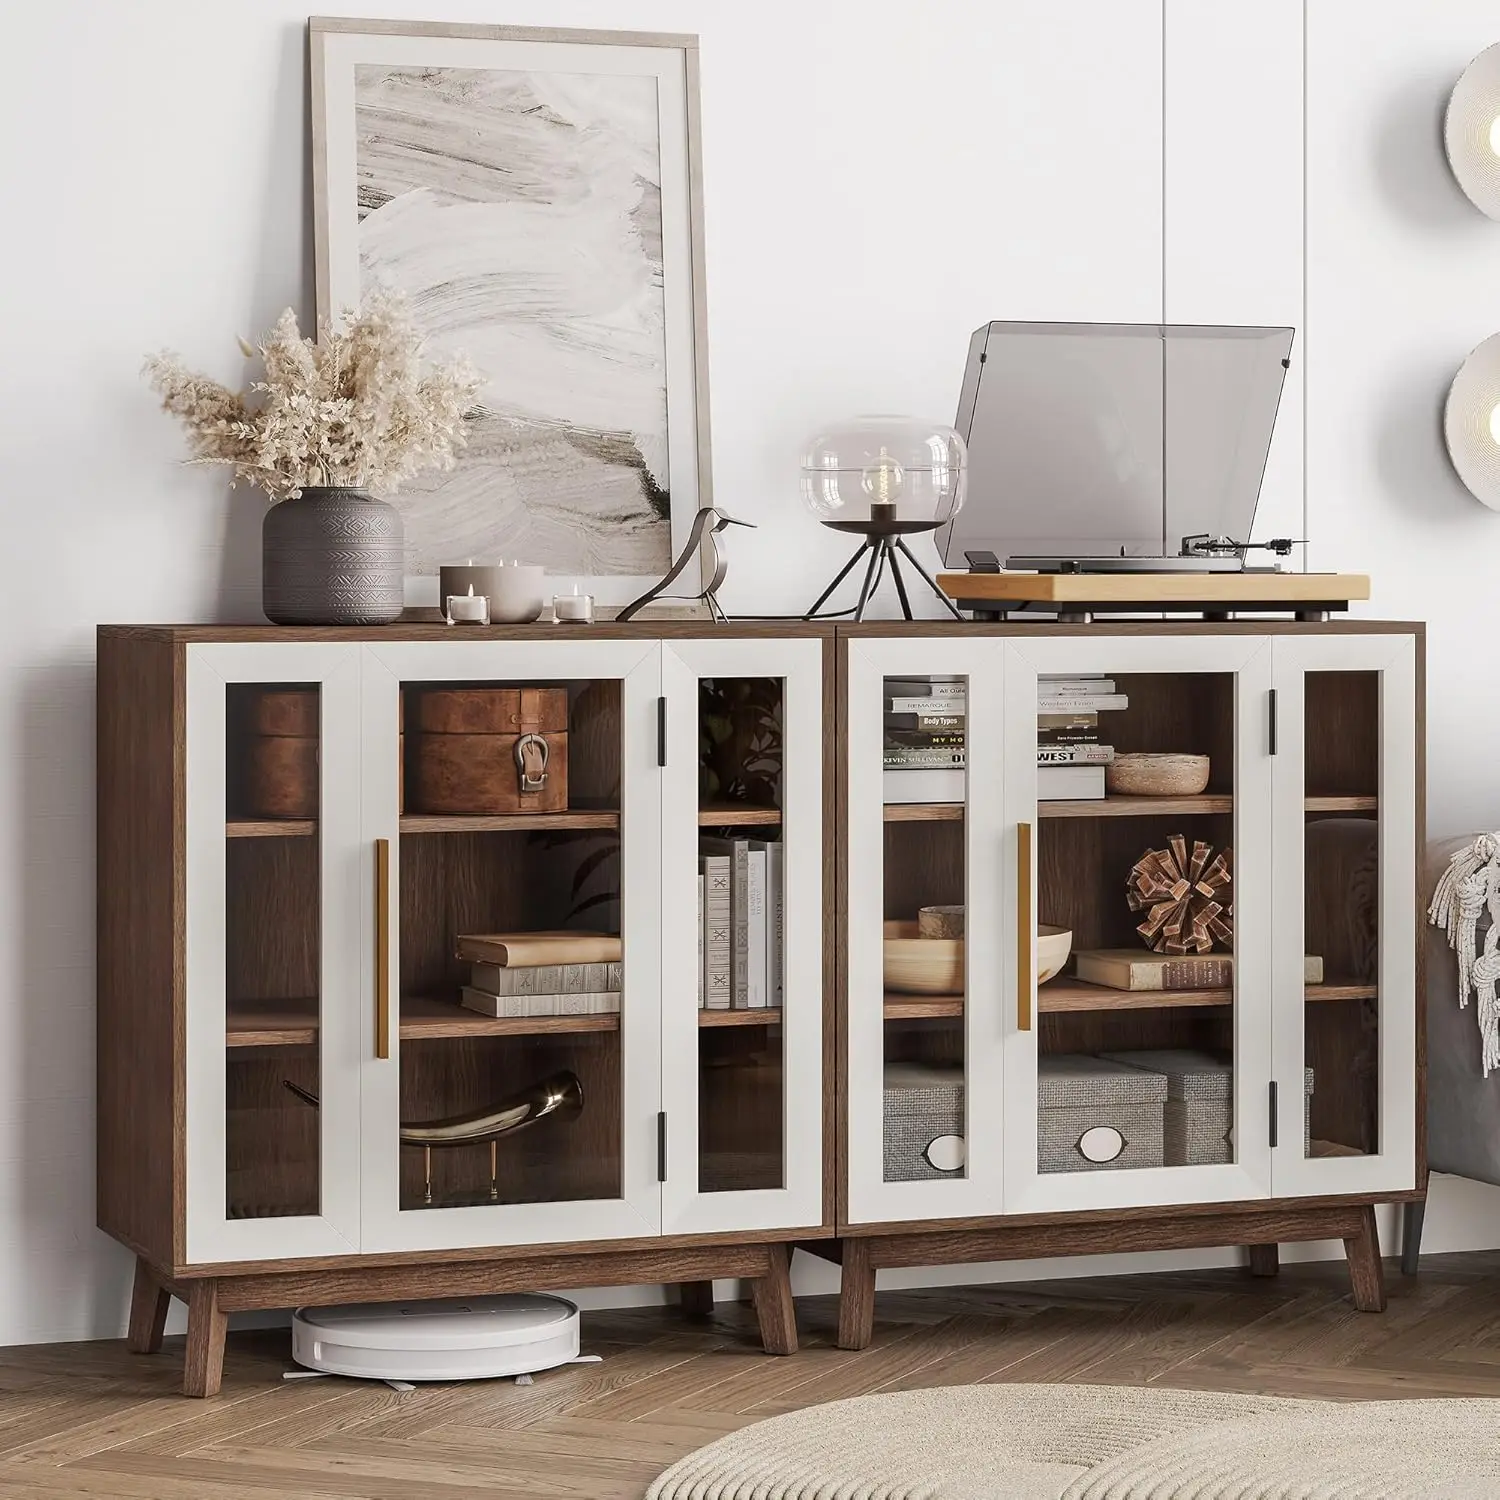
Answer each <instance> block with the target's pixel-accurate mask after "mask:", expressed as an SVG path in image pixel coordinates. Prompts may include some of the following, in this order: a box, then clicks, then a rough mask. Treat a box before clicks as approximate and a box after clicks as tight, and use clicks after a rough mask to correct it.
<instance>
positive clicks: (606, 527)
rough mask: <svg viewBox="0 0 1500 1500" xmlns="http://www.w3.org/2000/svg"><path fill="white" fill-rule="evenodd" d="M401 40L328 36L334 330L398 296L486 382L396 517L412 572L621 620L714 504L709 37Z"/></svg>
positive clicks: (330, 32)
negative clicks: (505, 589)
mask: <svg viewBox="0 0 1500 1500" xmlns="http://www.w3.org/2000/svg"><path fill="white" fill-rule="evenodd" d="M383 25H384V23H378V22H353V21H339V22H330V21H315V22H314V23H313V28H314V30H313V37H314V49H313V50H314V79H315V88H314V116H315V122H316V121H317V120H318V116H319V111H320V109H321V130H318V129H317V128H315V143H316V149H315V158H319V157H320V158H321V162H322V166H321V170H320V171H318V172H317V174H316V175H317V176H318V177H319V186H320V192H319V195H318V196H319V199H320V203H319V215H318V218H319V250H320V254H319V313H320V316H334V317H336V316H338V315H339V313H340V312H342V311H343V310H344V309H345V308H347V307H350V306H353V305H355V303H356V302H357V300H358V298H359V297H360V296H362V295H363V294H364V293H365V292H367V291H368V290H369V289H370V288H372V287H375V286H386V287H395V288H397V289H399V290H401V291H402V292H404V293H405V294H406V296H407V297H408V298H409V300H410V302H411V305H412V308H413V311H414V313H415V315H416V318H417V321H418V323H419V325H420V326H421V327H422V328H423V330H424V332H425V333H426V334H427V336H428V339H429V343H430V345H431V347H432V348H433V349H434V350H435V351H441V352H450V351H461V352H463V353H464V354H466V355H468V357H469V358H470V359H471V360H472V361H473V362H474V363H475V365H477V366H478V368H479V370H480V372H481V373H482V375H483V376H484V379H485V385H484V389H483V391H482V393H481V396H480V398H479V402H478V405H477V407H476V409H475V411H474V412H473V414H472V415H471V417H470V420H469V421H468V423H467V424H466V426H467V435H468V443H467V446H466V447H465V449H464V450H463V452H462V453H461V454H460V456H459V461H458V464H457V467H456V468H455V469H453V470H452V471H451V472H448V473H436V474H433V475H430V476H428V477H426V478H424V479H423V480H420V481H418V482H416V483H414V484H413V485H412V486H410V487H409V488H408V489H406V490H404V491H403V492H402V494H401V495H399V496H397V497H396V503H397V504H398V505H399V506H400V508H401V511H402V515H403V520H404V522H405V526H406V537H407V572H408V574H409V575H414V576H415V577H416V578H422V577H426V576H429V575H432V574H435V573H436V572H437V570H438V568H439V566H440V565H442V564H443V563H452V562H455V561H458V562H461V561H464V560H466V559H468V558H473V559H475V560H476V561H487V562H495V561H501V560H505V561H509V560H512V559H515V560H520V561H525V562H532V563H541V564H542V565H543V566H544V567H546V568H547V570H548V572H549V573H552V574H556V575H559V577H560V578H562V579H567V580H576V581H581V582H585V583H586V584H587V586H588V587H589V588H590V589H592V590H593V591H594V592H596V593H597V594H599V596H600V597H601V599H603V600H605V601H606V602H608V601H610V600H611V599H613V601H614V602H620V601H622V600H623V599H625V598H628V597H630V595H631V594H632V592H634V591H635V590H636V589H637V587H638V585H639V584H640V583H641V581H642V580H646V579H650V578H652V577H656V576H660V574H661V573H663V572H664V571H665V570H666V568H667V567H668V566H669V564H670V562H671V559H672V556H673V554H674V551H675V550H676V549H675V548H674V545H673V542H674V534H675V535H676V536H677V537H678V538H680V537H681V536H683V535H685V533H686V528H687V526H688V525H689V524H690V523H691V520H692V517H693V515H694V513H695V512H696V510H697V509H698V507H699V505H701V504H707V503H709V496H708V486H707V483H706V458H707V428H706V424H707V411H706V393H705V390H704V386H705V381H704V378H703V367H704V350H703V348H702V338H701V328H702V288H701V279H702V273H701V233H700V228H699V224H698V216H697V214H696V211H695V208H696V204H695V201H694V197H695V195H694V192H693V188H694V171H693V160H692V158H693V156H694V152H695V144H694V139H693V137H694V131H693V128H692V127H693V125H694V123H695V121H696V110H695V107H690V103H689V98H688V92H689V89H690V88H691V87H693V86H694V84H695V81H696V79H695V70H694V68H693V66H692V63H693V61H694V58H690V57H689V56H687V54H688V53H690V52H691V51H692V48H691V46H690V45H689V44H690V43H691V39H690V38H654V37H650V38H641V39H629V38H626V39H619V38H616V37H614V35H613V34H604V35H605V36H606V37H608V38H609V39H608V40H603V41H601V40H599V37H600V34H598V33H571V34H570V33H555V32H553V33H530V32H518V31H515V30H511V29H505V28H493V29H492V28H450V27H430V28H426V27H420V28H419V27H412V28H410V29H408V30H407V31H406V32H405V33H404V34H402V33H396V32H394V31H392V30H389V29H381V28H382V26H383ZM431 33H437V34H436V35H433V34H431ZM571 36H577V37H578V40H576V41H574V40H562V41H560V40H558V38H559V37H571ZM663 43H665V44H666V45H663ZM319 85H321V87H320V86H319ZM674 522H675V523H676V524H675V525H674ZM421 591H422V586H421V585H420V584H418V585H417V586H416V587H415V588H414V587H413V586H412V584H411V583H410V582H409V588H408V599H409V602H413V603H416V602H427V601H425V600H424V599H420V598H418V597H417V595H418V594H419V593H420V592H421Z"/></svg>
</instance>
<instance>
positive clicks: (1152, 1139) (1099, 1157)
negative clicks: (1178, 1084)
mask: <svg viewBox="0 0 1500 1500" xmlns="http://www.w3.org/2000/svg"><path fill="white" fill-rule="evenodd" d="M1166 1097H1167V1082H1166V1079H1165V1078H1163V1077H1161V1076H1160V1075H1156V1074H1151V1073H1147V1072H1144V1071H1143V1070H1141V1069H1139V1068H1135V1067H1131V1066H1129V1065H1127V1064H1124V1063H1118V1062H1111V1061H1110V1060H1108V1059H1107V1058H1102V1057H1086V1056H1082V1055H1080V1054H1076V1053H1043V1054H1042V1055H1041V1056H1040V1057H1038V1058H1037V1131H1036V1134H1037V1170H1038V1171H1040V1172H1118V1171H1125V1170H1129V1169H1130V1168H1132V1167H1159V1166H1161V1164H1162V1110H1163V1106H1164V1104H1165V1102H1166ZM1090 1132H1095V1133H1096V1134H1095V1135H1093V1136H1092V1137H1090V1135H1089V1133H1090ZM1086 1137H1088V1139H1086ZM1110 1151H1113V1153H1114V1154H1113V1155H1107V1154H1106V1153H1108V1152H1110ZM1090 1152H1092V1153H1093V1155H1090V1154H1089V1153H1090Z"/></svg>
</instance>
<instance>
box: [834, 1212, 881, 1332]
mask: <svg viewBox="0 0 1500 1500" xmlns="http://www.w3.org/2000/svg"><path fill="white" fill-rule="evenodd" d="M842 1249H843V1257H842V1259H841V1261H840V1265H841V1267H842V1274H841V1275H840V1277H839V1348H840V1349H865V1348H868V1347H869V1344H870V1340H871V1339H872V1338H874V1337H875V1267H874V1266H873V1265H871V1264H870V1242H869V1241H868V1240H864V1239H851V1240H845V1241H843V1245H842Z"/></svg>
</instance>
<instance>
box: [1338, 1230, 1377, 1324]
mask: <svg viewBox="0 0 1500 1500" xmlns="http://www.w3.org/2000/svg"><path fill="white" fill-rule="evenodd" d="M1359 1214H1360V1220H1361V1223H1360V1227H1359V1233H1358V1234H1353V1235H1347V1236H1346V1237H1345V1239H1344V1255H1345V1257H1346V1258H1347V1259H1348V1262H1349V1284H1350V1286H1351V1287H1352V1288H1353V1290H1354V1305H1355V1306H1356V1307H1357V1308H1358V1309H1359V1310H1360V1311H1361V1312H1384V1311H1385V1273H1384V1271H1383V1270H1382V1268H1381V1264H1380V1235H1379V1233H1378V1231H1377V1230H1376V1228H1375V1210H1374V1209H1373V1208H1370V1207H1366V1208H1362V1209H1360V1211H1359Z"/></svg>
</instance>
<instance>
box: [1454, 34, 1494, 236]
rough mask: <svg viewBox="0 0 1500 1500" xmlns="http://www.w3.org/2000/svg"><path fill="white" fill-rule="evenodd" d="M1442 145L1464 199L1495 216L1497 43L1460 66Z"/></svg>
mask: <svg viewBox="0 0 1500 1500" xmlns="http://www.w3.org/2000/svg"><path fill="white" fill-rule="evenodd" d="M1443 144H1444V145H1445V146H1446V147H1447V150H1448V163H1449V165H1450V166H1451V167H1452V168H1453V175H1454V176H1455V177H1456V178H1457V179H1458V185H1459V186H1460V187H1461V188H1462V189H1463V190H1464V193H1465V195H1466V196H1467V197H1468V199H1469V201H1470V202H1471V203H1472V204H1473V205H1474V207H1475V208H1477V209H1479V210H1480V212H1481V213H1485V214H1488V215H1489V216H1490V218H1492V219H1500V43H1496V45H1495V46H1493V47H1489V48H1486V50H1485V51H1483V52H1481V53H1480V54H1479V56H1478V57H1476V58H1475V59H1474V61H1473V62H1471V63H1470V64H1469V66H1468V67H1467V68H1465V69H1464V74H1463V77H1462V78H1460V79H1459V80H1458V83H1457V85H1456V87H1455V88H1454V90H1453V94H1452V96H1451V97H1450V98H1449V100H1448V113H1447V117H1446V118H1445V120H1444V122H1443Z"/></svg>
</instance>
